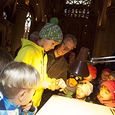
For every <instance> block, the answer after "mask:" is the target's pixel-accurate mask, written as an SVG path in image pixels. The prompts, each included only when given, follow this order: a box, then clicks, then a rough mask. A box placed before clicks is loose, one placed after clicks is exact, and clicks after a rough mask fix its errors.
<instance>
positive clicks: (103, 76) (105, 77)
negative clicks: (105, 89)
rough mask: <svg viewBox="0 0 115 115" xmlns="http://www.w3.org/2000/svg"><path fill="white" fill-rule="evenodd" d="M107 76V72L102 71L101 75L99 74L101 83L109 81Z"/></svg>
mask: <svg viewBox="0 0 115 115" xmlns="http://www.w3.org/2000/svg"><path fill="white" fill-rule="evenodd" d="M109 74H110V73H109V72H107V71H103V72H102V74H101V79H102V80H103V81H105V80H109Z"/></svg>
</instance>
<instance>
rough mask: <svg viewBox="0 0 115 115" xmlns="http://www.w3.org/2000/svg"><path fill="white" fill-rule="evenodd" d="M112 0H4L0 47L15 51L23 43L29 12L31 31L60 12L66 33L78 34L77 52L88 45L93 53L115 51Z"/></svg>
mask: <svg viewBox="0 0 115 115" xmlns="http://www.w3.org/2000/svg"><path fill="white" fill-rule="evenodd" d="M85 1H88V0H85ZM107 1H109V3H107ZM110 1H111V0H101V1H100V0H91V4H89V5H82V4H77V5H75V4H73V5H69V4H66V0H7V2H6V0H0V47H3V48H5V49H6V50H9V51H10V52H11V53H12V54H14V53H15V51H16V50H17V48H18V47H20V45H21V44H20V40H21V38H22V37H23V34H24V24H25V20H26V15H27V13H28V12H30V13H31V15H32V24H31V29H30V33H31V32H33V31H35V30H39V29H40V28H41V27H42V26H43V24H44V23H46V22H47V21H48V20H49V19H50V18H51V17H53V16H56V17H58V19H59V25H60V26H61V28H62V30H63V33H64V35H65V34H67V33H71V34H74V35H75V36H76V38H77V40H78V45H77V48H76V53H78V52H79V50H80V48H81V47H83V46H84V47H87V48H89V49H90V51H91V54H92V56H104V55H110V54H112V53H113V52H115V50H114V49H115V45H113V44H114V43H115V39H114V38H115V32H114V26H115V23H114V22H115V21H114V18H115V3H114V2H113V1H112V5H110V6H108V4H111V3H110ZM3 12H5V13H6V15H7V17H6V19H5V18H4V17H3Z"/></svg>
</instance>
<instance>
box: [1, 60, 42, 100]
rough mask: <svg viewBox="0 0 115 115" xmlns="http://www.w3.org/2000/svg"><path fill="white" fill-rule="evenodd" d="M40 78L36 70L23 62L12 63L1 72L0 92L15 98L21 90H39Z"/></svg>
mask: <svg viewBox="0 0 115 115" xmlns="http://www.w3.org/2000/svg"><path fill="white" fill-rule="evenodd" d="M39 81H40V76H39V73H38V72H37V70H36V69H34V68H33V67H32V66H30V65H27V64H25V63H23V62H11V63H9V64H8V65H7V66H6V67H5V68H4V69H3V71H2V72H1V75H0V86H1V88H0V90H1V91H2V93H3V95H4V96H6V97H8V98H13V97H14V96H16V94H17V93H18V92H19V91H20V90H21V89H31V88H37V87H38V85H39Z"/></svg>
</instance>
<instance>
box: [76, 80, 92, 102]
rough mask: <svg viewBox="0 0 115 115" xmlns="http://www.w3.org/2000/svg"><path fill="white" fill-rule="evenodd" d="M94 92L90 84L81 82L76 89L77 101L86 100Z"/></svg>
mask: <svg viewBox="0 0 115 115" xmlns="http://www.w3.org/2000/svg"><path fill="white" fill-rule="evenodd" d="M92 92H93V85H92V84H91V83H90V82H88V81H87V82H83V83H82V82H81V83H79V84H78V85H77V87H76V99H81V100H85V99H86V97H87V96H89V95H90V94H91V93H92Z"/></svg>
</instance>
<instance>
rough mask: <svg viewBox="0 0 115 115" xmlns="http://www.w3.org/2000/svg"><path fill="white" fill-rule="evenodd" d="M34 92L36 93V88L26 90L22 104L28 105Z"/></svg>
mask: <svg viewBox="0 0 115 115" xmlns="http://www.w3.org/2000/svg"><path fill="white" fill-rule="evenodd" d="M24 90H25V89H24ZM34 93H35V89H27V90H25V92H24V94H23V96H22V97H21V102H20V105H27V104H28V103H29V102H31V101H32V97H33V95H34Z"/></svg>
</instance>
